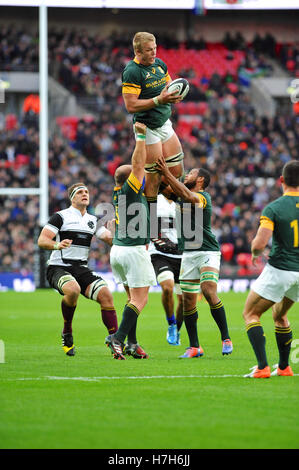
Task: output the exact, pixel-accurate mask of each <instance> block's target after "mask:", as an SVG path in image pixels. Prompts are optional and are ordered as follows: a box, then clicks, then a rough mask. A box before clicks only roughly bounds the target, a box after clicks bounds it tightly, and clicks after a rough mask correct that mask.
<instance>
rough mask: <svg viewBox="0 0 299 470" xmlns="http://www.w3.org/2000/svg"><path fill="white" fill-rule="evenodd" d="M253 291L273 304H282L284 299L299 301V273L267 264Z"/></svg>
mask: <svg viewBox="0 0 299 470" xmlns="http://www.w3.org/2000/svg"><path fill="white" fill-rule="evenodd" d="M251 289H252V290H253V291H254V292H255V293H256V294H258V295H260V296H261V297H264V298H265V299H267V300H272V302H275V303H276V302H280V301H281V300H282V299H283V298H284V297H287V298H288V299H291V300H293V302H298V301H299V272H297V271H284V270H283V269H277V268H274V266H271V264H266V266H265V267H264V269H263V271H262V272H261V274H260V275H259V277H258V278H257V279H256V281H254V282H253V284H252V286H251Z"/></svg>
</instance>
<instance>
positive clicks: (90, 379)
mask: <svg viewBox="0 0 299 470" xmlns="http://www.w3.org/2000/svg"><path fill="white" fill-rule="evenodd" d="M243 377H244V376H243V375H230V374H225V375H141V376H123V377H122V376H119V377H118V376H111V377H109V376H102V377H59V376H51V375H46V376H44V377H19V378H15V379H0V382H1V380H2V381H4V380H9V381H27V380H31V381H35V380H36V381H38V380H77V381H81V382H100V381H101V380H144V379H145V380H148V379H225V378H243ZM294 377H299V374H294Z"/></svg>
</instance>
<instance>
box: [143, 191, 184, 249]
mask: <svg viewBox="0 0 299 470" xmlns="http://www.w3.org/2000/svg"><path fill="white" fill-rule="evenodd" d="M176 212H177V209H176V203H175V202H174V201H171V202H169V201H168V200H167V199H166V197H164V196H163V194H158V198H157V217H158V226H159V229H161V234H162V237H166V238H168V239H169V240H170V241H171V242H173V243H175V244H177V243H178V237H177V230H176ZM158 232H160V230H158ZM148 251H149V254H150V255H163V256H169V257H170V258H181V257H182V253H181V252H180V251H179V249H178V251H177V254H174V253H162V252H161V251H159V250H157V248H156V247H155V245H154V243H153V242H150V244H149V248H148Z"/></svg>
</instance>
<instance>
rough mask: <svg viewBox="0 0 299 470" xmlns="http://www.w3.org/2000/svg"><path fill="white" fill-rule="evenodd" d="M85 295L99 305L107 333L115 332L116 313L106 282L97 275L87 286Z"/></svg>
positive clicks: (116, 328)
mask: <svg viewBox="0 0 299 470" xmlns="http://www.w3.org/2000/svg"><path fill="white" fill-rule="evenodd" d="M85 296H86V297H88V298H89V299H91V300H94V301H95V302H97V303H99V304H100V305H101V316H102V321H103V323H104V325H105V326H106V328H107V331H108V333H109V334H113V333H115V332H116V331H117V330H118V322H117V314H116V311H115V307H114V304H113V297H112V294H111V292H110V290H109V289H108V286H107V282H106V281H105V280H104V279H102V278H100V277H99V278H98V279H96V280H95V281H93V282H92V283H91V284H90V285H89V286H88V287H87V289H86V291H85Z"/></svg>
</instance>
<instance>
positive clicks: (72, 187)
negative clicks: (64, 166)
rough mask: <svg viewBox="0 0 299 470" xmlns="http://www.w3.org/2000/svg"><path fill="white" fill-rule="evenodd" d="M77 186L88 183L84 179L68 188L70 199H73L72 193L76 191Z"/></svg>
mask: <svg viewBox="0 0 299 470" xmlns="http://www.w3.org/2000/svg"><path fill="white" fill-rule="evenodd" d="M77 186H86V184H85V183H82V181H79V183H74V184H72V186H70V187H69V188H67V193H68V196H69V199H71V194H72V192H73V191H74V189H75V188H77Z"/></svg>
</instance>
